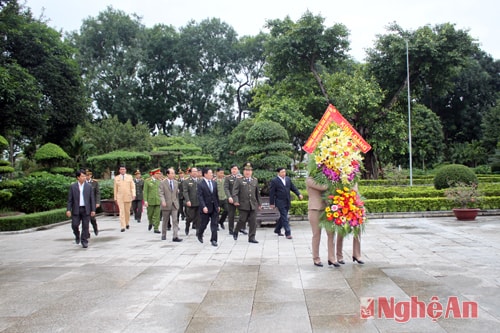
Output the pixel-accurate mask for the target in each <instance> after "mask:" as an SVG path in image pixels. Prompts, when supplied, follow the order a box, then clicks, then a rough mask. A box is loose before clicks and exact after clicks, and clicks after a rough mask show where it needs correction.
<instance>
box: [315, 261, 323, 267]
mask: <svg viewBox="0 0 500 333" xmlns="http://www.w3.org/2000/svg"><path fill="white" fill-rule="evenodd" d="M314 266H318V267H323V263H322V262H321V261H320V262H315V263H314Z"/></svg>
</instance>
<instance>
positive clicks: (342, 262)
mask: <svg viewBox="0 0 500 333" xmlns="http://www.w3.org/2000/svg"><path fill="white" fill-rule="evenodd" d="M337 262H338V263H339V264H342V265H345V261H344V260H339V261H337Z"/></svg>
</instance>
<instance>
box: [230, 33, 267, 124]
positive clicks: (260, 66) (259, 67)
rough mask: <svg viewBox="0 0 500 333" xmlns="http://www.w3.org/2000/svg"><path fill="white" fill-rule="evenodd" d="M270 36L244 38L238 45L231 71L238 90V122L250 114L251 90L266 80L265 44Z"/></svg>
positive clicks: (260, 35) (259, 35)
mask: <svg viewBox="0 0 500 333" xmlns="http://www.w3.org/2000/svg"><path fill="white" fill-rule="evenodd" d="M267 38H268V35H266V34H264V33H259V34H258V35H257V36H243V37H242V38H240V40H239V43H238V44H237V45H236V52H237V57H236V64H235V67H234V68H233V69H230V72H231V76H232V81H233V82H234V85H235V88H236V104H237V107H238V115H237V122H238V123H239V122H240V121H241V120H242V117H243V116H244V113H243V112H250V110H251V107H250V101H251V90H252V89H253V88H255V87H256V86H257V84H258V83H259V81H260V80H262V79H263V78H264V64H265V59H266V57H265V54H264V52H265V47H264V46H265V42H266V40H267Z"/></svg>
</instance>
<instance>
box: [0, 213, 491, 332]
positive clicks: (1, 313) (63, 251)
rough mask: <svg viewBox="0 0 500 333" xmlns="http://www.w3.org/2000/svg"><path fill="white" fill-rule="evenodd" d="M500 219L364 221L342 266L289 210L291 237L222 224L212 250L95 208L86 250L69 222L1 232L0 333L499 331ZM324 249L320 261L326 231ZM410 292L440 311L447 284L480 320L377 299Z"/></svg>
mask: <svg viewBox="0 0 500 333" xmlns="http://www.w3.org/2000/svg"><path fill="white" fill-rule="evenodd" d="M499 219H500V217H498V216H481V217H479V218H478V220H477V221H476V222H458V221H456V220H455V219H454V218H452V217H439V218H397V219H372V220H370V221H369V225H368V226H367V230H366V234H365V235H364V236H363V240H362V252H363V260H365V261H366V264H365V265H357V264H353V263H352V262H350V261H348V260H346V261H347V262H346V264H345V265H343V266H341V268H333V267H332V268H329V267H326V266H325V267H315V266H313V264H312V259H311V249H310V240H311V231H310V229H309V225H308V224H307V221H293V222H292V233H293V237H294V238H293V240H287V239H284V238H283V237H277V236H275V235H274V234H273V229H272V228H266V227H263V228H259V229H258V231H257V239H258V240H259V241H260V243H259V244H249V243H248V242H247V239H246V237H245V236H243V235H241V236H240V238H239V239H238V241H237V242H235V241H234V240H233V239H232V237H231V236H229V235H228V234H227V230H224V231H221V232H220V233H219V246H218V247H217V248H214V247H212V246H211V245H210V243H209V242H208V239H209V237H208V235H206V237H205V239H206V241H205V243H204V244H200V243H199V242H198V241H197V239H196V237H195V236H194V235H189V236H188V237H185V236H183V238H184V241H183V242H182V243H173V242H172V241H171V238H172V237H171V234H169V235H167V241H161V240H160V236H159V235H158V234H153V233H152V232H148V231H147V223H146V222H145V218H143V223H140V224H138V223H136V222H133V224H132V225H131V229H130V230H127V231H126V232H124V233H121V232H120V229H119V228H120V227H119V221H118V217H112V216H110V217H104V216H101V217H98V222H99V225H100V228H101V231H100V234H99V236H97V237H95V236H92V238H91V240H90V243H89V248H88V249H83V248H82V247H81V246H78V245H76V244H75V243H74V240H73V236H72V232H71V227H70V225H69V224H68V223H66V224H64V225H59V226H56V227H53V228H50V229H47V230H41V231H35V232H29V233H18V234H5V233H3V234H0V332H23V333H25V332H37V333H39V332H131V333H132V332H133V333H136V332H259V333H260V332H273V333H277V332H300V333H304V332H403V331H404V332H495V331H497V330H498V327H500V289H499V287H500V268H499V267H500V265H499V264H498V260H499V253H500V223H499ZM183 228H184V222H181V229H183ZM350 244H351V242H350V241H349V240H346V241H345V244H344V246H345V248H344V252H345V258H350V257H349V255H350V253H351V249H350ZM321 254H322V259H323V262H324V263H326V261H327V260H326V259H327V258H326V245H325V244H324V243H322V244H321ZM412 296H415V297H418V301H419V302H420V306H424V307H425V309H426V310H428V309H429V306H430V305H432V304H434V305H435V303H432V302H431V297H433V296H436V297H439V300H438V303H439V304H440V305H442V306H443V307H444V310H445V309H446V307H448V306H450V304H451V306H453V304H454V303H448V300H449V298H450V297H452V298H451V299H452V300H453V297H454V296H456V297H457V298H458V301H459V302H460V304H463V302H467V301H471V302H477V305H478V318H476V319H456V318H448V319H445V318H443V317H444V314H443V316H441V317H439V318H438V319H437V320H436V321H433V320H432V318H430V317H429V316H427V317H425V318H420V319H418V318H414V317H415V316H416V315H417V314H418V313H417V310H420V309H421V308H414V309H413V310H414V314H413V315H411V316H410V318H409V320H408V322H407V323H399V322H397V321H396V320H395V319H391V318H388V317H390V314H391V313H390V311H389V310H387V304H385V303H383V299H386V300H388V301H389V300H390V297H394V298H395V303H397V305H395V306H394V308H396V310H397V309H399V310H404V309H405V307H404V304H405V302H408V301H410V297H412ZM364 297H374V298H375V299H376V303H375V304H376V306H375V308H374V310H375V318H372V319H361V318H360V301H362V302H366V299H364ZM455 300H457V299H455ZM377 304H378V306H377ZM381 304H382V305H383V306H382V308H384V307H385V308H384V309H382V310H383V311H382V310H381V309H379V308H380V305H381ZM384 304H385V305H384ZM408 304H409V303H408ZM455 304H456V303H455ZM430 309H431V310H432V309H433V308H430ZM444 310H443V311H444ZM449 310H450V308H449ZM451 310H453V311H451V312H452V313H454V314H457V313H458V314H462V312H461V311H460V310H458V312H457V308H455V307H452V308H451ZM384 311H385V312H384ZM405 313H409V312H402V313H400V316H399V317H398V318H399V319H401V320H402V319H403V317H404V314H405ZM429 313H431V314H432V313H435V312H433V311H430V312H429ZM379 315H380V317H381V318H378V317H377V316H379ZM396 315H397V314H396Z"/></svg>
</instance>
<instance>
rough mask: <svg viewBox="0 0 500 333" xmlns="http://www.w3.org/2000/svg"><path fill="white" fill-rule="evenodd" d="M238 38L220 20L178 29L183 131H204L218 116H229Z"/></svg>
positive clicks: (190, 24) (231, 106)
mask: <svg viewBox="0 0 500 333" xmlns="http://www.w3.org/2000/svg"><path fill="white" fill-rule="evenodd" d="M237 41H238V40H237V34H236V32H235V31H234V29H233V28H232V27H230V26H229V25H228V24H227V23H224V22H221V21H220V20H219V19H215V18H214V19H206V20H203V21H202V22H201V23H199V24H196V23H195V22H194V21H192V22H190V23H188V24H187V25H186V26H185V27H182V28H181V29H180V44H179V50H180V54H179V57H180V58H182V59H184V60H185V61H186V62H185V64H184V65H183V67H182V69H181V76H182V85H183V86H182V94H183V101H182V103H181V104H179V105H178V111H179V113H180V114H181V117H182V120H183V127H184V129H194V130H195V132H196V133H197V134H202V133H204V132H205V131H206V129H207V128H208V126H209V123H210V122H211V121H213V120H214V119H216V117H217V114H218V113H225V112H232V111H233V103H234V100H233V98H234V92H233V91H232V89H231V84H230V83H231V82H228V80H227V78H228V77H230V75H229V69H230V67H231V66H233V64H234V62H235V55H236V53H235V45H236V43H237Z"/></svg>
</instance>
